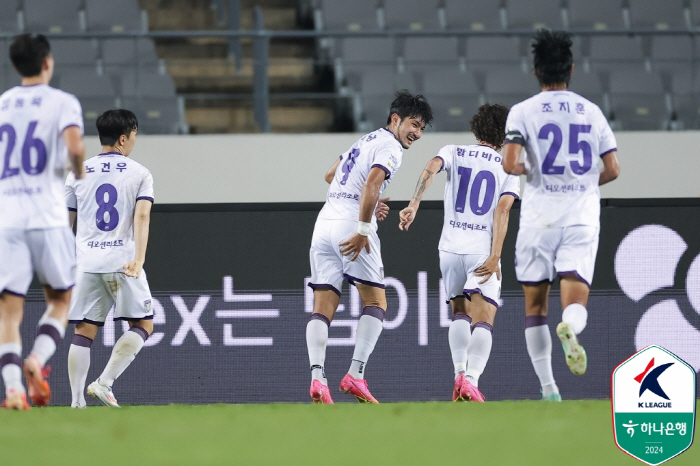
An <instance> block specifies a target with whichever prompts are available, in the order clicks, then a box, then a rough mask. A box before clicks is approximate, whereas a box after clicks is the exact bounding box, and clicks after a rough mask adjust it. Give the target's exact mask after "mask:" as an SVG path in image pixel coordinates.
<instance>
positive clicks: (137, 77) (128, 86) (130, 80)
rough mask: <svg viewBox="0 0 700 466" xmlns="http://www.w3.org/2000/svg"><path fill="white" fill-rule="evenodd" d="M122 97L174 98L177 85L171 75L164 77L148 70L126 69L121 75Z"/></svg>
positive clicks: (120, 93) (120, 87)
mask: <svg viewBox="0 0 700 466" xmlns="http://www.w3.org/2000/svg"><path fill="white" fill-rule="evenodd" d="M119 76H120V77H121V80H120V81H121V82H120V84H121V85H120V86H119V94H118V95H120V96H126V97H135V96H140V97H153V98H160V97H174V96H175V85H174V84H173V79H172V78H171V77H170V76H169V75H162V74H160V73H158V72H157V71H152V70H148V69H133V68H130V69H125V70H123V72H122V73H121V74H120V75H119Z"/></svg>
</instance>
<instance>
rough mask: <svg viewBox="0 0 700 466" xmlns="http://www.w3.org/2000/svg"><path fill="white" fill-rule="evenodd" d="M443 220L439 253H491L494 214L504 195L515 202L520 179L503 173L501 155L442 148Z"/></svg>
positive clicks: (475, 147)
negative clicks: (444, 177) (444, 175)
mask: <svg viewBox="0 0 700 466" xmlns="http://www.w3.org/2000/svg"><path fill="white" fill-rule="evenodd" d="M437 157H439V158H441V159H442V169H441V171H442V170H444V171H446V172H447V180H446V181H445V219H444V223H443V226H442V235H441V236H440V243H439V244H438V249H439V250H440V251H446V252H451V253H453V254H483V255H488V254H490V253H491V238H492V237H493V213H494V211H495V209H496V206H497V205H498V201H499V199H500V198H501V196H503V195H510V196H513V197H515V198H516V199H518V197H519V196H520V179H519V178H518V177H517V176H513V175H509V174H507V173H506V172H505V171H504V170H503V164H502V161H501V155H500V154H499V153H498V152H496V151H495V150H493V149H492V148H490V147H488V146H484V145H471V146H454V145H450V146H445V147H443V148H442V149H440V152H438V155H437Z"/></svg>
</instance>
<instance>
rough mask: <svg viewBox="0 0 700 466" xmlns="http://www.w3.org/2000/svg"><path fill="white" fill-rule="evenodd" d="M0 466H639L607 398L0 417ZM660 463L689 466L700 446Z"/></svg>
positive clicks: (135, 409) (55, 411)
mask: <svg viewBox="0 0 700 466" xmlns="http://www.w3.org/2000/svg"><path fill="white" fill-rule="evenodd" d="M338 396H339V397H340V396H341V395H338ZM0 464H2V465H13V464H25V465H26V464H34V465H46V466H50V465H51V466H52V465H64V464H65V465H72V466H75V465H77V464H96V465H100V466H102V465H113V464H114V465H116V464H119V465H126V466H130V465H144V466H146V465H148V466H151V465H198V466H199V465H219V464H220V465H247V464H253V465H255V464H269V465H294V464H299V465H306V466H320V465H333V466H334V465H344V464H348V465H353V466H358V465H363V466H370V465H376V464H381V465H384V464H386V465H414V464H415V465H438V464H458V465H469V466H471V465H479V466H481V465H538V466H542V465H564V466H575V465H586V466H589V465H636V464H643V463H640V462H638V461H637V460H634V459H632V458H630V457H628V456H627V455H626V454H625V453H623V452H622V451H620V450H619V449H618V448H617V446H616V445H615V442H614V440H613V435H612V421H611V413H610V402H609V401H564V402H563V403H543V402H539V401H504V402H488V403H485V404H475V403H446V402H430V403H386V404H380V405H378V406H372V405H360V404H354V403H353V404H345V403H343V404H338V405H335V406H314V405H312V404H267V405H207V406H184V405H171V406H127V407H124V408H122V409H109V408H104V407H90V408H88V409H85V410H71V409H70V408H66V407H50V408H43V409H37V408H33V409H32V410H31V411H29V412H15V411H12V412H11V411H0ZM666 464H669V465H673V466H681V465H694V466H697V465H698V464H700V447H698V446H697V445H693V446H691V447H690V449H689V450H687V451H686V452H685V453H683V454H681V455H680V456H678V457H676V458H674V459H672V460H671V461H669V462H668V463H666Z"/></svg>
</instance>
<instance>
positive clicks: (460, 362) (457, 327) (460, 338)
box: [447, 318, 472, 378]
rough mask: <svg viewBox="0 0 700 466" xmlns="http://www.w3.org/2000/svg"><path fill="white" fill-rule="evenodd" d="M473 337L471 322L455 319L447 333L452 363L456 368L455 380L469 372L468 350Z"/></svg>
mask: <svg viewBox="0 0 700 466" xmlns="http://www.w3.org/2000/svg"><path fill="white" fill-rule="evenodd" d="M471 336H472V325H471V321H469V320H467V319H461V318H459V319H453V320H452V322H451V323H450V329H449V331H448V332H447V340H448V341H449V343H450V351H451V352H452V363H453V364H454V368H455V378H456V377H457V376H458V375H459V374H460V372H461V373H465V372H466V370H467V355H468V352H467V348H468V347H469V340H470V339H471Z"/></svg>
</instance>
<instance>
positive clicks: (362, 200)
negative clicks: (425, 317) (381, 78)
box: [306, 90, 433, 403]
mask: <svg viewBox="0 0 700 466" xmlns="http://www.w3.org/2000/svg"><path fill="white" fill-rule="evenodd" d="M432 120H433V115H432V111H431V109H430V105H429V104H428V102H427V101H426V100H425V98H424V97H423V96H422V95H416V96H413V95H411V94H410V93H409V92H408V91H407V90H402V91H399V92H397V93H396V98H395V99H394V101H393V102H392V103H391V107H390V109H389V117H388V118H387V125H386V127H385V128H380V129H378V130H376V131H373V132H371V133H369V134H366V135H364V136H362V137H361V138H360V139H359V140H358V141H357V142H355V144H353V145H352V147H350V149H348V150H347V152H345V153H344V154H343V155H341V156H340V158H339V159H338V160H336V161H335V163H334V164H333V166H332V167H331V168H330V169H329V170H328V172H327V173H326V177H325V179H326V182H328V183H329V184H330V187H329V188H328V193H327V194H326V203H325V205H324V206H323V208H322V209H321V212H320V213H319V215H318V219H317V220H316V225H315V226H314V233H313V237H312V239H311V250H310V252H309V257H310V261H311V282H310V283H309V286H310V287H311V288H312V289H313V290H314V310H313V313H312V314H311V318H310V319H309V323H308V324H307V326H306V344H307V348H308V351H309V362H310V363H311V388H310V390H309V393H310V395H311V398H312V399H313V401H314V403H333V399H332V398H331V394H330V391H329V389H328V381H327V380H326V375H325V371H324V365H323V363H324V361H325V359H326V343H327V341H328V327H329V326H330V323H331V320H333V315H334V313H335V310H336V309H337V307H338V303H339V301H340V291H341V288H342V283H343V279H345V280H347V281H348V283H350V284H351V285H355V286H356V287H357V290H358V291H359V293H360V297H361V299H362V306H363V310H362V315H361V316H360V321H359V322H358V325H357V332H356V337H355V351H354V353H353V356H352V363H351V364H350V370H349V371H348V373H347V375H345V377H343V380H342V381H341V382H340V389H341V391H343V392H345V393H349V394H351V395H354V396H355V397H357V399H358V400H359V401H360V402H365V403H378V401H377V400H376V399H375V398H374V397H373V396H372V394H371V393H370V391H369V389H368V387H367V381H366V380H365V369H366V367H365V366H366V364H367V360H368V359H369V356H370V354H372V351H373V350H374V345H375V344H376V343H377V340H378V339H379V334H380V333H381V331H382V323H383V321H384V313H385V312H386V295H385V292H384V266H383V264H382V257H381V253H380V245H379V237H378V236H377V223H376V214H375V208H376V207H377V201H378V199H379V194H380V193H381V192H382V191H383V190H384V189H385V188H386V187H387V185H388V184H389V182H390V181H391V180H392V179H393V177H394V176H395V175H396V172H397V171H398V169H399V167H400V166H401V158H402V156H403V151H404V149H409V148H410V147H411V146H412V145H413V143H414V142H415V141H417V140H418V139H419V138H420V137H421V135H422V134H423V130H424V129H425V126H426V125H428V124H430V123H431V121H432Z"/></svg>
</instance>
